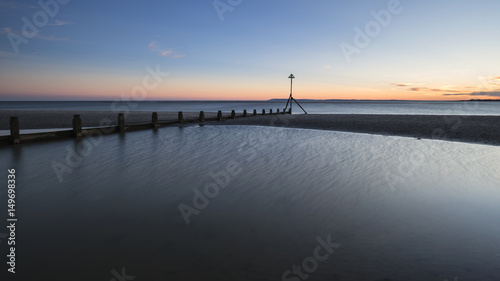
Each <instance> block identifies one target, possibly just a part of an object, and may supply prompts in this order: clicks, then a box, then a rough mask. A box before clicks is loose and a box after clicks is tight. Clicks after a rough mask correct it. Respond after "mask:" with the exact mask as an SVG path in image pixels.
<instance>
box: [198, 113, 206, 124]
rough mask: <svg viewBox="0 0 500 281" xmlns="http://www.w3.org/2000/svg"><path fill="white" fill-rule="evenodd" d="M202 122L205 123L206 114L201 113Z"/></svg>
mask: <svg viewBox="0 0 500 281" xmlns="http://www.w3.org/2000/svg"><path fill="white" fill-rule="evenodd" d="M199 119H200V122H205V112H203V111H200V118H199Z"/></svg>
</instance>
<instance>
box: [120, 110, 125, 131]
mask: <svg viewBox="0 0 500 281" xmlns="http://www.w3.org/2000/svg"><path fill="white" fill-rule="evenodd" d="M118 132H120V133H121V132H125V116H124V115H123V113H118Z"/></svg>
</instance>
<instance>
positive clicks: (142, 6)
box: [0, 0, 500, 100]
mask: <svg viewBox="0 0 500 281" xmlns="http://www.w3.org/2000/svg"><path fill="white" fill-rule="evenodd" d="M498 11H500V1H498V0H478V1H463V0H453V1H451V0H443V1H436V0H420V1H417V0H415V1H412V0H400V1H398V0H359V1H353V0H338V1H332V0H329V1H327V0H317V1H314V0H311V1H304V0H287V1H284V0H215V1H213V0H209V1H202V0H176V1H169V0H161V1H160V0H143V1H138V0H120V1H118V0H100V1H94V0H87V1H76V0H41V1H27V0H16V1H14V0H5V1H4V0H0V100H114V99H130V98H131V97H133V98H135V99H136V100H139V99H145V100H267V99H272V98H285V99H286V98H287V97H288V95H289V91H290V79H288V78H287V77H288V76H289V75H290V74H291V73H293V74H294V76H295V77H296V78H295V79H294V80H293V95H294V97H295V98H297V99H383V100H386V99H398V100H464V99H498V98H500V51H499V50H500V36H499V34H500V16H498Z"/></svg>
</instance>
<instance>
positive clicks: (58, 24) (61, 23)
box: [49, 20, 73, 26]
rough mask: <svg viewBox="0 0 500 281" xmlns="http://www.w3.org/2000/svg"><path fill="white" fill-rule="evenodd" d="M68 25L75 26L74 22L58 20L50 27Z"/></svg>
mask: <svg viewBox="0 0 500 281" xmlns="http://www.w3.org/2000/svg"><path fill="white" fill-rule="evenodd" d="M68 24H73V23H72V22H70V21H60V20H56V22H55V23H50V24H49V25H55V26H61V25H68Z"/></svg>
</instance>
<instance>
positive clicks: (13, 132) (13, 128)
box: [10, 116, 20, 144]
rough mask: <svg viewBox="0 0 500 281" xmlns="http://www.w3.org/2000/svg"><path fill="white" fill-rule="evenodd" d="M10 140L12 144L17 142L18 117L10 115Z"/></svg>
mask: <svg viewBox="0 0 500 281" xmlns="http://www.w3.org/2000/svg"><path fill="white" fill-rule="evenodd" d="M10 140H11V141H12V143H13V144H18V143H19V141H20V136H19V118H17V116H13V117H10Z"/></svg>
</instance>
